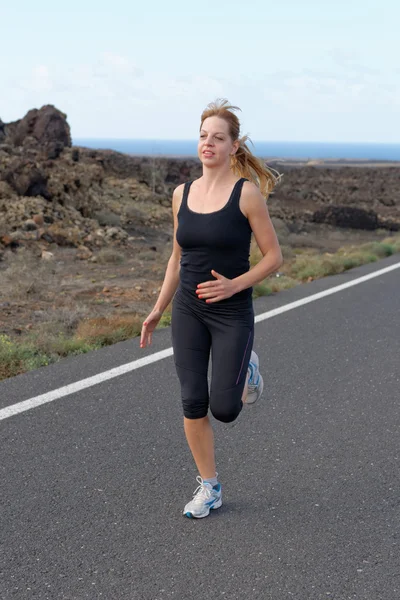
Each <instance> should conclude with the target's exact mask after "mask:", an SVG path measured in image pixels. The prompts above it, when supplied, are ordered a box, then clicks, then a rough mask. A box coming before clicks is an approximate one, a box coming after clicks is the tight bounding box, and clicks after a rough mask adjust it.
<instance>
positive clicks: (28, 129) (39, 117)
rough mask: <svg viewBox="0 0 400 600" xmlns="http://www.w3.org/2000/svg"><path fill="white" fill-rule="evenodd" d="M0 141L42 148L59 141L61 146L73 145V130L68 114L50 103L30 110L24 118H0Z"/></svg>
mask: <svg viewBox="0 0 400 600" xmlns="http://www.w3.org/2000/svg"><path fill="white" fill-rule="evenodd" d="M0 143H7V144H11V145H12V146H25V147H29V146H30V147H32V146H35V145H39V146H41V147H42V148H43V147H45V146H47V145H48V144H54V143H58V144H59V145H61V148H64V147H65V146H67V147H69V146H71V131H70V127H69V125H68V123H67V116H66V115H65V114H64V113H62V112H61V111H59V110H58V109H57V108H55V107H54V106H53V105H51V104H48V105H47V106H43V107H42V108H40V109H39V110H38V109H36V108H34V109H32V110H30V111H29V112H28V113H27V114H26V115H25V116H24V117H23V118H22V119H19V120H18V121H14V122H12V123H3V121H1V120H0Z"/></svg>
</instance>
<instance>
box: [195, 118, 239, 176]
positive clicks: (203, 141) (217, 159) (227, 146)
mask: <svg viewBox="0 0 400 600" xmlns="http://www.w3.org/2000/svg"><path fill="white" fill-rule="evenodd" d="M238 145H239V143H238V142H233V141H232V138H231V136H230V135H229V125H228V123H227V122H226V121H225V119H221V117H208V119H205V120H204V122H203V125H202V127H201V129H200V138H199V144H198V147H197V152H198V156H199V158H200V160H201V162H202V163H203V165H206V166H207V167H214V166H220V165H223V164H225V163H227V162H228V163H229V162H230V155H231V154H234V153H235V152H236V150H237V148H238Z"/></svg>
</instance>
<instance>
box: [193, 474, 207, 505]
mask: <svg viewBox="0 0 400 600" xmlns="http://www.w3.org/2000/svg"><path fill="white" fill-rule="evenodd" d="M196 481H197V483H199V484H200V485H199V487H197V488H196V489H195V491H194V492H193V500H194V501H195V502H198V503H200V502H204V501H205V500H209V499H210V498H211V490H210V489H209V488H208V487H207V485H206V484H205V483H204V481H203V479H202V478H201V477H200V475H198V476H197V477H196Z"/></svg>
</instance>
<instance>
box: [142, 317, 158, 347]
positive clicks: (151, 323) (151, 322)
mask: <svg viewBox="0 0 400 600" xmlns="http://www.w3.org/2000/svg"><path fill="white" fill-rule="evenodd" d="M161 317H162V312H161V311H160V310H155V309H153V310H152V311H151V313H150V314H149V316H148V317H147V319H145V320H144V322H143V325H142V333H141V336H140V347H141V348H145V347H146V346H150V345H151V339H152V336H153V331H154V330H155V328H156V327H157V325H158V323H159V322H160V319H161Z"/></svg>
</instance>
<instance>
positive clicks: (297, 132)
mask: <svg viewBox="0 0 400 600" xmlns="http://www.w3.org/2000/svg"><path fill="white" fill-rule="evenodd" d="M1 17H2V32H1V37H0V56H1V59H0V86H1V88H0V118H1V119H2V120H3V121H4V122H10V121H13V120H16V119H19V118H21V117H22V116H23V115H24V114H26V112H27V111H28V110H30V109H31V108H40V107H41V106H43V105H45V104H54V105H55V106H56V107H57V108H58V109H60V110H61V111H62V112H64V113H66V114H67V117H68V122H69V124H70V126H71V132H72V137H73V138H74V139H77V138H126V139H182V140H183V139H190V140H193V139H196V138H197V136H198V130H199V122H200V115H201V112H202V111H203V109H204V108H205V106H206V105H207V104H208V103H209V102H211V101H212V100H214V99H215V98H220V97H223V98H227V99H228V100H229V101H230V102H231V103H232V104H235V105H237V106H239V107H240V108H241V111H242V112H241V113H239V116H240V119H241V128H242V134H249V135H250V137H251V138H252V139H253V140H255V141H257V140H259V141H323V142H382V143H400V60H399V57H400V36H399V33H398V23H399V22H400V2H398V0H381V1H372V0H335V1H334V2H333V1H331V0H322V1H321V0H280V1H279V2H277V1H276V0H274V1H270V0H247V1H246V0H242V1H238V0H218V1H217V2H216V1H215V0H203V1H201V2H199V1H196V2H194V1H193V0H185V1H183V0H152V1H151V2H145V1H144V0H141V1H140V2H138V1H137V0H130V1H129V2H128V1H123V0H113V1H112V2H110V1H109V0H107V1H104V0H96V1H92V0H80V1H79V2H78V1H77V0H68V2H63V1H62V0H61V1H60V2H54V0H36V1H35V2H32V1H31V0H14V1H13V2H12V3H10V2H8V3H4V6H2V14H1Z"/></svg>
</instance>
